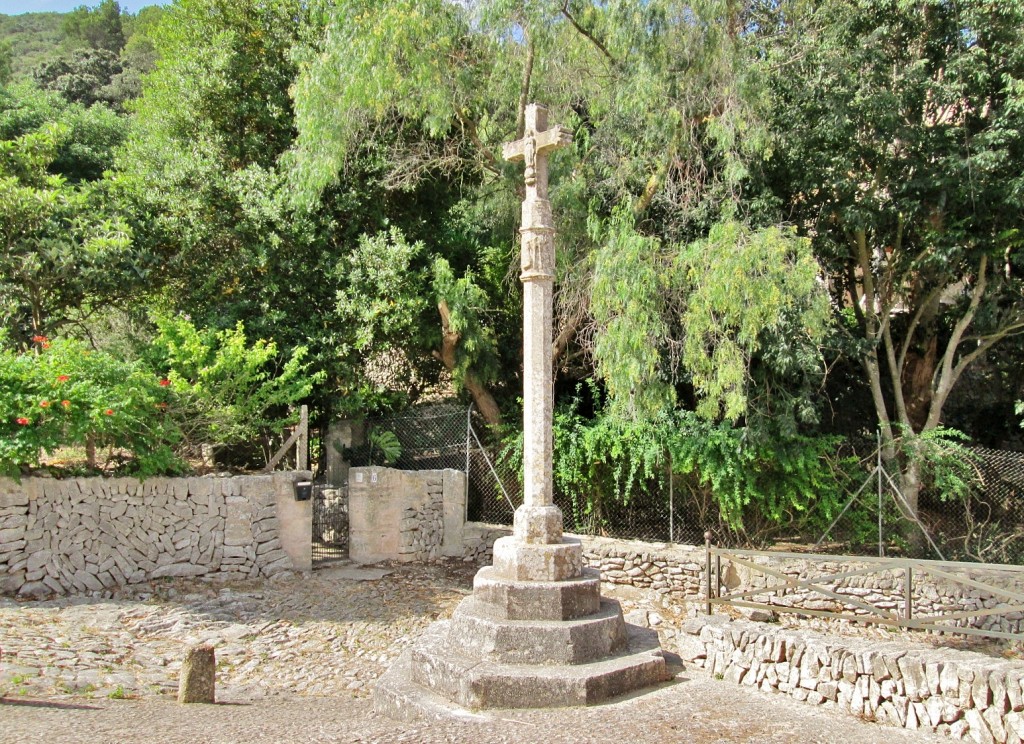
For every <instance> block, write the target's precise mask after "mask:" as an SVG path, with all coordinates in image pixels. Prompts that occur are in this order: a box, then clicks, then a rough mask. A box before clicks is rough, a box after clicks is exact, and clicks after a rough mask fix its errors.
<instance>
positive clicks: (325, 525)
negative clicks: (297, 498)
mask: <svg viewBox="0 0 1024 744" xmlns="http://www.w3.org/2000/svg"><path fill="white" fill-rule="evenodd" d="M312 499H313V568H316V567H317V566H322V565H324V564H325V563H329V562H331V561H339V560H347V559H348V486H342V487H337V486H332V485H330V484H329V483H314V484H313V494H312Z"/></svg>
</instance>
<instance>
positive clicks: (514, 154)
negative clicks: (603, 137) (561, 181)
mask: <svg viewBox="0 0 1024 744" xmlns="http://www.w3.org/2000/svg"><path fill="white" fill-rule="evenodd" d="M569 144H572V132H571V131H569V130H568V129H566V128H565V127H552V128H550V129H548V111H547V109H546V108H544V107H543V106H541V105H539V104H536V103H531V104H530V105H529V106H527V107H526V128H525V130H524V132H523V137H522V138H521V139H518V140H516V141H515V142H508V143H506V144H505V145H504V146H502V150H501V154H502V157H504V158H505V160H509V161H516V160H525V161H526V186H527V189H528V190H532V189H536V194H531V193H528V195H527V198H531V197H534V198H538V199H546V198H547V186H548V178H547V175H548V172H547V156H548V153H550V152H551V151H552V150H554V149H555V148H557V147H564V146H565V145H569Z"/></svg>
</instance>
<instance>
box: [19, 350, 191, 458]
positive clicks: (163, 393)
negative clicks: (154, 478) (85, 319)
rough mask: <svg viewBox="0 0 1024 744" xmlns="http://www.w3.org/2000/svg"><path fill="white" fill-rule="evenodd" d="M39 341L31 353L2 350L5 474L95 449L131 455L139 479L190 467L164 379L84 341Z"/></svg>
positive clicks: (139, 365) (141, 366)
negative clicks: (47, 455)
mask: <svg viewBox="0 0 1024 744" xmlns="http://www.w3.org/2000/svg"><path fill="white" fill-rule="evenodd" d="M0 341H2V339H0ZM33 341H34V348H33V349H32V350H30V351H28V352H24V353H16V352H14V351H10V350H6V349H2V348H0V473H6V474H10V475H16V474H18V473H19V472H20V471H21V469H22V468H26V467H33V466H36V465H38V464H39V458H40V454H41V452H42V451H50V452H52V451H54V450H55V449H57V448H58V447H61V446H69V445H80V446H86V445H87V444H89V443H91V444H93V445H95V446H97V447H113V448H118V449H125V450H128V451H129V452H130V453H132V455H134V461H133V463H132V467H133V469H134V470H135V472H137V473H138V474H139V475H152V474H155V473H166V472H173V471H176V470H180V469H182V466H183V464H182V462H181V461H180V460H179V459H178V457H177V456H176V455H175V453H174V450H173V445H174V444H175V443H176V442H177V441H178V440H180V439H181V434H180V432H179V430H178V427H177V425H176V424H175V423H174V422H173V421H172V420H171V418H170V417H168V416H167V415H166V413H165V410H166V408H167V406H168V403H169V402H170V398H171V392H170V391H169V390H168V389H167V388H166V387H165V386H161V384H160V379H161V378H160V377H159V376H157V375H154V374H153V373H152V372H151V371H150V370H148V369H146V368H145V367H144V366H143V365H141V364H138V363H132V362H125V361H122V360H120V359H117V358H115V357H113V356H111V355H110V354H106V353H103V352H98V351H93V350H91V349H89V348H88V347H86V346H85V345H84V344H82V343H81V342H78V341H73V340H67V339H54V340H50V339H47V338H44V337H38V338H36V339H33Z"/></svg>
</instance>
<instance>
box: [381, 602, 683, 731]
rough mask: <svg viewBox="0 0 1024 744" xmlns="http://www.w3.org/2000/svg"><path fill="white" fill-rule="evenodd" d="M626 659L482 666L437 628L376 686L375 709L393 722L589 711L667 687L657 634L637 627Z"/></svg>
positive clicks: (444, 627)
mask: <svg viewBox="0 0 1024 744" xmlns="http://www.w3.org/2000/svg"><path fill="white" fill-rule="evenodd" d="M635 630H636V631H639V632H637V633H630V634H629V637H628V639H627V643H626V645H625V647H624V648H623V649H622V652H621V653H620V654H618V655H615V656H610V657H607V658H604V659H601V660H599V661H593V662H589V663H585V664H557V665H546V664H511V663H499V662H493V661H482V660H481V659H480V658H478V657H476V656H473V655H470V654H468V653H466V652H465V651H462V650H460V649H459V648H458V647H455V646H454V645H453V643H452V636H451V635H450V634H449V631H450V623H449V622H448V621H442V622H438V623H435V624H434V625H432V626H431V627H430V628H428V629H427V632H426V633H425V634H424V635H423V637H422V638H421V639H420V641H419V642H418V643H417V645H416V647H415V648H413V649H411V650H409V651H406V652H405V653H404V654H403V655H402V656H401V657H400V658H399V660H398V662H396V664H395V665H394V666H392V667H391V669H389V670H388V672H387V673H386V674H385V675H384V676H383V677H381V678H380V680H379V681H378V682H377V687H376V689H375V690H374V698H373V700H374V709H375V710H376V711H377V712H378V713H382V714H384V715H387V716H389V717H391V718H394V719H396V720H401V721H413V720H417V719H419V718H423V717H428V718H429V717H435V718H441V717H449V716H453V715H460V714H462V715H467V714H469V712H470V711H472V710H474V709H482V708H560V707H568V706H574V705H592V704H595V703H600V702H604V701H606V700H609V699H612V698H615V697H618V696H620V695H624V694H626V693H628V692H632V691H635V690H638V689H641V688H644V687H650V686H651V685H655V684H657V683H659V682H664V681H665V680H666V679H667V678H668V675H667V673H666V669H665V658H664V657H663V656H662V653H661V649H660V647H659V645H658V639H657V634H656V633H653V632H650V631H648V632H644V631H641V629H639V628H637V629H635Z"/></svg>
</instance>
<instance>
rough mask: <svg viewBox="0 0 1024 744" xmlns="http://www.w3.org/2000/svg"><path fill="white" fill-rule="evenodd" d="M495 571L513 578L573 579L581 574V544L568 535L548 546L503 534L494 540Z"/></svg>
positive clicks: (500, 576) (499, 575) (538, 579)
mask: <svg viewBox="0 0 1024 744" xmlns="http://www.w3.org/2000/svg"><path fill="white" fill-rule="evenodd" d="M494 573H495V575H496V576H497V577H499V578H503V579H511V580H513V581H565V580H566V579H575V578H578V577H579V576H581V575H582V574H583V545H582V544H581V543H580V541H579V540H577V539H576V538H571V537H563V538H562V540H561V541H560V542H557V543H552V544H547V545H543V544H536V543H525V542H522V541H520V540H519V538H518V537H516V536H512V537H502V538H499V539H498V540H495V542H494Z"/></svg>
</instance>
